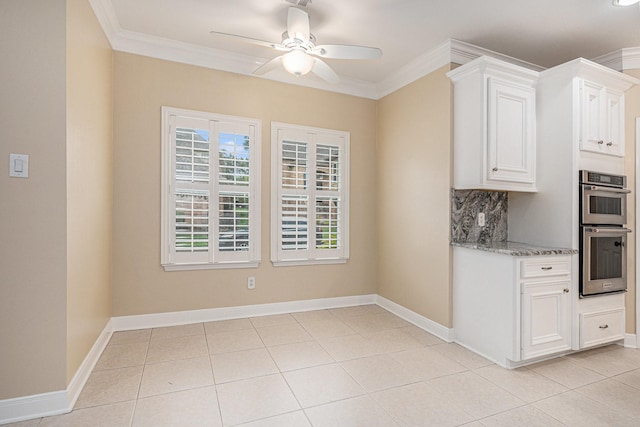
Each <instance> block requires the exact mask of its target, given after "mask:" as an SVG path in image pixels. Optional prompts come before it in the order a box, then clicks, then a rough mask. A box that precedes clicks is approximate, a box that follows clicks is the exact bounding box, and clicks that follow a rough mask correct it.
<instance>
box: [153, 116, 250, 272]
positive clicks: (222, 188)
mask: <svg viewBox="0 0 640 427" xmlns="http://www.w3.org/2000/svg"><path fill="white" fill-rule="evenodd" d="M161 116H162V120H161V122H162V123H161V126H162V128H161V143H162V168H161V169H162V170H161V179H162V180H161V185H162V187H161V260H160V261H161V265H162V267H163V268H164V270H165V271H182V270H206V269H227V268H256V267H258V266H259V264H260V256H261V242H260V237H261V213H260V208H261V201H260V193H261V176H260V173H261V171H260V164H261V161H262V156H261V131H262V122H261V121H260V120H258V119H250V118H245V117H237V116H230V115H224V114H217V113H210V112H204V111H195V110H187V109H182V108H174V107H167V106H162V113H161ZM175 120H178V122H179V123H178V124H177V125H174V123H173V122H174V121H175ZM189 121H192V122H194V123H204V122H208V129H209V135H210V140H209V144H210V148H209V150H210V154H209V182H208V184H206V185H207V186H208V191H209V213H208V227H209V231H208V233H209V236H208V243H209V247H208V250H207V251H206V252H204V251H203V252H201V253H200V256H199V257H198V256H195V255H194V256H193V257H189V256H188V255H187V256H183V257H182V258H194V259H193V260H184V259H183V260H180V259H176V258H180V257H176V254H177V252H176V250H175V233H176V232H175V230H176V208H175V203H176V201H175V191H174V188H179V187H180V186H179V185H176V182H177V179H176V172H175V165H176V161H175V155H176V154H175V153H176V149H175V136H174V134H175V130H174V128H173V126H175V127H180V124H181V123H182V122H185V123H188V122H189ZM236 127H239V128H247V127H248V128H249V129H250V131H251V133H252V135H250V136H251V137H252V138H251V139H250V141H249V185H247V186H246V191H243V192H244V193H248V195H249V215H248V218H249V233H248V238H249V249H248V250H247V251H221V250H220V249H219V240H218V235H219V230H218V228H219V226H220V221H219V218H220V212H219V210H220V208H219V206H220V205H219V204H220V195H221V194H225V193H229V191H231V190H232V188H233V186H229V185H225V184H221V183H220V182H219V167H220V163H219V149H220V144H219V139H218V138H219V133H221V132H224V129H228V128H236ZM236 188H241V187H240V186H236ZM242 188H244V187H242ZM236 192H237V191H236ZM202 253H206V256H205V257H204V258H205V259H204V261H203V259H202V258H203V256H202V255H201V254H202ZM197 258H200V259H197Z"/></svg>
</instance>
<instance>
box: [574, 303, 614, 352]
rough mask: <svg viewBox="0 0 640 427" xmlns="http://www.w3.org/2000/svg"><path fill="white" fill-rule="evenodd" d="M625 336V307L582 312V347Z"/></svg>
mask: <svg viewBox="0 0 640 427" xmlns="http://www.w3.org/2000/svg"><path fill="white" fill-rule="evenodd" d="M623 338H624V308H623V307H621V308H616V309H611V310H604V311H597V312H592V313H580V348H585V347H591V346H594V345H598V344H604V343H608V342H612V341H617V340H620V339H623Z"/></svg>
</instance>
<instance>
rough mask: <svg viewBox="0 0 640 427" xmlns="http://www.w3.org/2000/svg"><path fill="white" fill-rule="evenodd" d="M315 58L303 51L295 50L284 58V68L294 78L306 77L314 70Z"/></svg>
mask: <svg viewBox="0 0 640 427" xmlns="http://www.w3.org/2000/svg"><path fill="white" fill-rule="evenodd" d="M313 63H314V60H313V57H311V56H310V55H308V54H307V53H306V52H305V51H304V50H302V49H293V50H291V52H288V53H286V54H285V55H284V56H283V57H282V66H283V67H284V69H285V70H287V71H288V72H290V73H291V74H293V75H294V76H304V75H305V74H307V73H308V72H309V71H311V69H312V68H313Z"/></svg>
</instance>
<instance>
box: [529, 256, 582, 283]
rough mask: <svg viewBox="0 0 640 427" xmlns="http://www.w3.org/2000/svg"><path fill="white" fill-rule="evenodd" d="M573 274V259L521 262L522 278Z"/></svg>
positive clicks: (541, 259) (553, 258)
mask: <svg viewBox="0 0 640 427" xmlns="http://www.w3.org/2000/svg"><path fill="white" fill-rule="evenodd" d="M570 273H571V257H552V258H533V259H527V260H523V261H520V276H521V277H522V278H523V279H527V278H530V277H547V276H561V275H566V274H570Z"/></svg>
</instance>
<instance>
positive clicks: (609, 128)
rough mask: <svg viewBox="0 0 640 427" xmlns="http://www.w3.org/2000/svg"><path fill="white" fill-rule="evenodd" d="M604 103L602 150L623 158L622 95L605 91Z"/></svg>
mask: <svg viewBox="0 0 640 427" xmlns="http://www.w3.org/2000/svg"><path fill="white" fill-rule="evenodd" d="M606 101H607V103H606V114H607V120H606V138H605V140H604V150H605V152H606V153H607V154H613V155H616V156H624V95H623V94H621V93H617V92H613V91H610V90H607V95H606Z"/></svg>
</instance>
